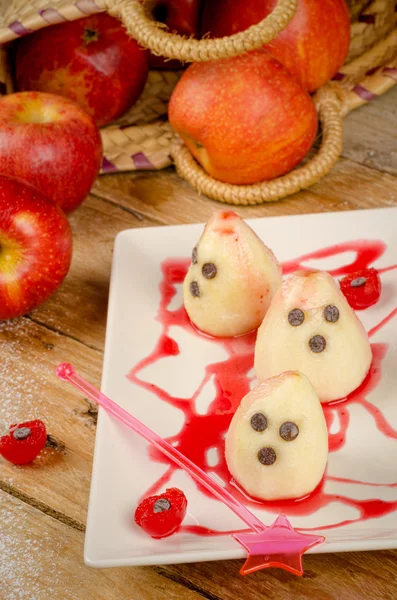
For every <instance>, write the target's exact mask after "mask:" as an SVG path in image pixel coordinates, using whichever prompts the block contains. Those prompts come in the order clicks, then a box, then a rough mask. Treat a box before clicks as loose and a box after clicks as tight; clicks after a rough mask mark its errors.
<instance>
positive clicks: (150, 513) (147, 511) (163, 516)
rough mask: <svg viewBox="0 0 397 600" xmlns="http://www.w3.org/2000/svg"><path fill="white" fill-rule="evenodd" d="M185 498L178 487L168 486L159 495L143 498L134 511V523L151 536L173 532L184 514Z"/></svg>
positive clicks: (155, 536)
mask: <svg viewBox="0 0 397 600" xmlns="http://www.w3.org/2000/svg"><path fill="white" fill-rule="evenodd" d="M186 508H187V500H186V496H185V494H184V493H183V492H182V491H181V490H178V488H169V489H167V490H166V491H165V493H164V494H161V495H160V496H149V497H148V498H144V500H142V502H141V503H140V504H139V505H138V507H137V509H136V511H135V523H137V525H139V526H140V527H142V529H143V530H144V531H146V533H148V534H149V535H151V536H152V537H153V538H163V537H167V536H168V535H171V534H172V533H174V532H175V531H176V530H177V529H178V528H179V527H180V525H181V523H182V521H183V519H184V518H185V515H186Z"/></svg>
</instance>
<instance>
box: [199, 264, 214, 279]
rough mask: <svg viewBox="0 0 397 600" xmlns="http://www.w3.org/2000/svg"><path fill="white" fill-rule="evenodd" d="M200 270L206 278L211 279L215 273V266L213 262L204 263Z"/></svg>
mask: <svg viewBox="0 0 397 600" xmlns="http://www.w3.org/2000/svg"><path fill="white" fill-rule="evenodd" d="M201 272H202V274H203V275H204V277H205V278H206V279H213V278H214V277H215V275H216V273H217V270H216V266H215V265H214V263H205V264H204V265H203V268H202V269H201Z"/></svg>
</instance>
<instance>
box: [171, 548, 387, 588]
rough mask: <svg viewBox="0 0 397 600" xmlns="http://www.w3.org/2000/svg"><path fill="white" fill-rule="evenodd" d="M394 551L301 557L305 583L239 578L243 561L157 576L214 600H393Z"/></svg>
mask: <svg viewBox="0 0 397 600" xmlns="http://www.w3.org/2000/svg"><path fill="white" fill-rule="evenodd" d="M396 561H397V551H393V550H384V551H379V552H355V553H351V552H349V553H341V554H318V555H307V556H305V557H304V568H305V574H304V576H303V577H301V578H300V577H296V576H294V575H290V574H289V573H287V572H286V571H281V570H279V569H277V570H276V569H269V570H264V571H260V572H258V573H255V574H253V575H249V576H248V577H244V578H242V577H241V575H239V569H240V567H241V565H242V562H241V561H237V560H234V561H224V562H222V563H220V562H218V563H210V562H207V563H197V564H194V565H188V564H186V565H170V566H167V567H161V568H160V572H162V573H164V574H165V575H166V577H169V578H172V579H173V580H174V581H178V582H180V583H183V584H185V585H189V586H192V585H193V586H195V587H199V589H200V590H202V592H204V593H208V594H211V598H212V600H236V598H244V600H258V599H259V598H263V599H266V600H362V599H363V598H365V600H395V598H396V584H397V576H396Z"/></svg>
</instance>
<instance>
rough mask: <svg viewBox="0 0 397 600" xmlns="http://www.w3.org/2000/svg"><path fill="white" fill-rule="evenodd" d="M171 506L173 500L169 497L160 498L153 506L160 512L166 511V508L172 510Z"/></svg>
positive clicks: (154, 510)
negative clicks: (168, 498)
mask: <svg viewBox="0 0 397 600" xmlns="http://www.w3.org/2000/svg"><path fill="white" fill-rule="evenodd" d="M170 508H171V502H170V501H169V500H167V498H159V499H158V500H157V501H156V502H155V504H154V506H153V512H154V513H160V512H164V511H165V510H170Z"/></svg>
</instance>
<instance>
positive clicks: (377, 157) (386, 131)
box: [343, 85, 397, 175]
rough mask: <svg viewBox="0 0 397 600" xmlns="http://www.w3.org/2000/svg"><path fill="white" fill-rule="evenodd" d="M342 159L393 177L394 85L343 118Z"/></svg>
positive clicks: (396, 171) (396, 168)
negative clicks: (343, 157)
mask: <svg viewBox="0 0 397 600" xmlns="http://www.w3.org/2000/svg"><path fill="white" fill-rule="evenodd" d="M343 156H345V157H346V158H350V159H351V160H354V161H356V162H359V163H361V164H363V165H367V166H368V167H371V168H373V169H379V171H385V172H387V173H391V174H392V175H397V85H396V86H394V88H393V89H391V90H390V91H389V92H387V94H383V95H382V96H380V97H379V98H376V100H373V101H372V102H370V103H369V104H367V105H366V106H363V107H361V108H359V109H358V110H355V111H353V112H352V113H350V114H349V115H348V116H347V118H346V119H345V144H344V150H343Z"/></svg>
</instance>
